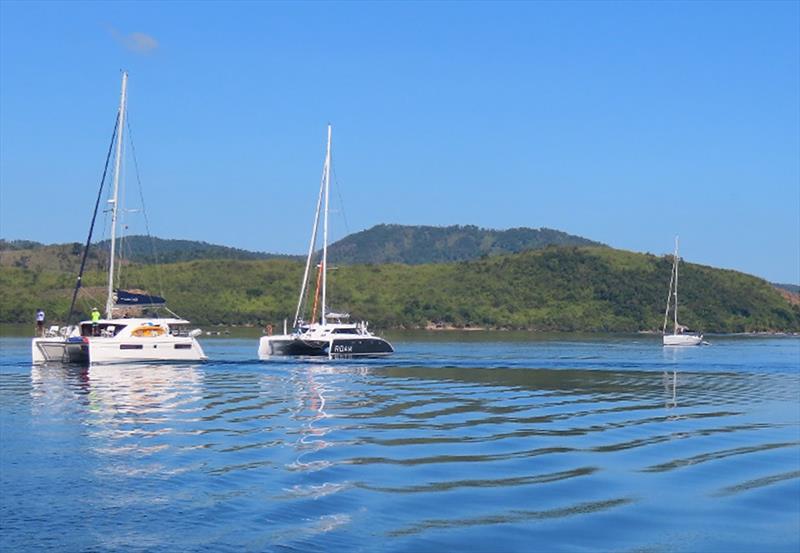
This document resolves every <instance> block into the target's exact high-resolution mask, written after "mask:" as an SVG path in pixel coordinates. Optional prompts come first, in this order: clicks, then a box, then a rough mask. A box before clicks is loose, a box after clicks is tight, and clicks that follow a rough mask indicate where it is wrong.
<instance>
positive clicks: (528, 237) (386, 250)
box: [328, 225, 603, 265]
mask: <svg viewBox="0 0 800 553" xmlns="http://www.w3.org/2000/svg"><path fill="white" fill-rule="evenodd" d="M602 245H603V244H600V243H599V242H594V241H592V240H588V239H586V238H581V237H580V236H574V235H571V234H567V233H565V232H561V231H559V230H552V229H547V228H541V229H532V228H513V229H508V230H492V229H482V228H478V227H476V226H473V225H466V226H461V225H456V226H450V227H431V226H408V225H377V226H374V227H372V228H370V229H368V230H364V231H361V232H356V233H354V234H351V235H349V236H347V237H345V238H343V239H342V240H339V241H338V242H335V243H334V244H331V246H330V248H329V249H328V254H329V256H330V259H331V262H332V263H338V264H342V265H344V264H363V263H406V264H409V265H421V264H424V263H446V262H450V261H467V260H470V259H477V258H479V257H484V256H490V255H499V254H504V253H517V252H521V251H525V250H535V249H540V248H543V247H545V246H602Z"/></svg>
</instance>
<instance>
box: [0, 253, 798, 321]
mask: <svg viewBox="0 0 800 553" xmlns="http://www.w3.org/2000/svg"><path fill="white" fill-rule="evenodd" d="M671 263H672V260H671V258H670V257H669V256H665V257H656V256H653V255H647V254H638V253H632V252H625V251H620V250H613V249H611V248H605V247H548V248H544V249H541V250H536V251H528V252H523V253H519V254H507V255H496V256H492V257H487V258H484V259H479V260H474V261H466V262H457V263H442V264H427V265H401V264H387V265H374V264H364V265H351V266H342V267H340V268H338V269H336V270H334V271H331V272H330V274H329V295H330V306H331V308H332V309H335V310H346V311H349V312H350V313H352V314H353V316H354V317H356V318H364V319H367V320H370V321H371V323H372V325H373V326H375V327H380V328H389V327H391V328H400V327H405V328H412V327H413V328H417V327H425V326H427V325H429V324H432V323H433V324H441V325H445V326H456V327H461V326H472V327H476V326H478V327H487V328H509V329H511V328H514V329H530V330H541V331H544V330H555V331H614V332H622V331H625V332H628V331H639V330H657V329H660V328H661V324H662V321H663V316H664V312H663V309H664V304H665V302H666V297H667V289H668V285H669V275H670V268H671ZM302 269H303V264H302V263H301V262H299V261H295V260H282V259H280V260H279V259H276V260H253V261H246V260H202V261H191V262H183V263H174V264H168V265H162V266H155V265H130V266H127V267H125V268H124V270H123V275H122V279H123V280H122V282H123V283H124V285H125V286H127V287H130V288H141V289H149V290H150V291H152V292H155V293H158V292H162V291H163V293H164V295H165V296H166V297H167V299H168V300H169V304H170V307H171V308H172V309H173V310H174V311H176V312H177V313H179V314H181V315H183V316H186V317H188V318H190V319H192V320H193V321H194V322H195V323H197V324H258V325H261V324H266V323H272V324H276V325H277V324H279V322H280V321H282V320H283V318H284V317H288V316H290V314H293V313H294V306H295V302H296V301H297V296H296V295H297V292H298V287H299V283H300V279H301V276H302ZM104 278H105V276H104V274H102V273H101V272H99V271H93V272H90V273H89V274H87V276H86V278H85V280H84V282H85V285H86V286H87V287H88V288H87V292H86V294H85V298H84V299H83V300H82V301H81V307H82V308H83V309H88V308H90V307H92V305H91V304H92V303H94V304H97V303H102V298H103V290H102V285H103V283H104ZM73 282H74V275H70V274H66V273H64V272H60V271H52V270H34V269H30V268H28V269H26V268H22V267H8V266H5V267H0V321H2V322H28V321H30V320H31V319H32V316H33V313H34V310H35V309H36V308H37V307H40V306H41V307H43V308H44V309H45V310H46V311H48V314H49V318H50V319H51V320H55V319H57V318H58V315H59V314H61V316H63V314H64V313H65V311H66V309H67V307H68V302H69V294H70V290H71V286H72V284H73ZM159 282H161V283H162V284H163V290H162V289H160V287H159V286H158V283H159ZM93 286H94V287H96V288H93ZM681 320H682V322H683V323H684V324H687V325H689V326H691V327H693V328H696V329H698V330H702V331H705V332H750V331H793V332H796V331H800V307H798V306H792V305H790V304H789V302H787V301H786V300H785V299H784V298H783V297H781V295H780V294H779V292H778V291H777V290H775V289H774V288H773V287H772V286H771V285H770V284H769V283H767V282H766V281H764V280H762V279H759V278H756V277H753V276H749V275H745V274H743V273H738V272H735V271H728V270H720V269H714V268H712V267H706V266H702V265H695V264H691V263H684V264H682V265H681Z"/></svg>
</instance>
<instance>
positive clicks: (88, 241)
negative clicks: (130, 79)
mask: <svg viewBox="0 0 800 553" xmlns="http://www.w3.org/2000/svg"><path fill="white" fill-rule="evenodd" d="M118 126H119V111H117V119H116V121H115V122H114V130H113V131H112V133H111V143H110V144H109V145H108V153H107V154H106V163H105V165H104V166H103V176H102V177H101V178H100V188H99V190H98V191H97V199H96V200H95V202H94V211H93V212H92V222H91V224H90V225H89V235H88V236H87V237H86V245H85V246H84V248H83V256H82V257H81V268H80V269H79V271H78V278H77V279H76V281H75V289H74V290H73V292H72V301H71V302H70V304H69V313H68V314H67V326H69V325H70V324H71V323H72V315H73V313H74V311H75V300H76V299H78V291H79V290H80V288H81V284H82V279H83V270H84V268H85V267H86V258H87V257H88V255H89V247H90V246H91V244H92V233H93V232H94V223H95V220H96V219H97V210H98V208H99V207H100V198H101V197H102V196H103V185H104V184H105V182H106V175H107V174H108V164H109V162H110V161H111V151H112V150H113V148H114V141H115V137H116V134H117V127H118Z"/></svg>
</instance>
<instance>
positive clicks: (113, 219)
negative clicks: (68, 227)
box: [106, 71, 128, 319]
mask: <svg viewBox="0 0 800 553" xmlns="http://www.w3.org/2000/svg"><path fill="white" fill-rule="evenodd" d="M127 90H128V73H127V72H125V71H123V72H122V92H121V93H120V97H119V123H118V127H117V157H116V159H115V160H114V193H113V196H112V198H111V200H110V202H109V203H110V204H111V256H110V261H109V264H108V297H107V298H106V318H107V319H110V318H111V317H112V310H113V309H114V262H115V253H116V251H115V248H116V239H117V203H118V199H119V173H120V165H121V163H122V139H123V129H124V128H125V103H126V99H127Z"/></svg>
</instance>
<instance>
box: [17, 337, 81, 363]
mask: <svg viewBox="0 0 800 553" xmlns="http://www.w3.org/2000/svg"><path fill="white" fill-rule="evenodd" d="M31 358H32V359H33V363H34V364H37V365H38V364H40V363H88V362H89V344H87V343H85V342H84V341H83V340H81V339H80V338H79V339H78V340H74V339H73V340H70V339H68V338H58V337H56V338H34V339H33V342H32V343H31Z"/></svg>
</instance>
